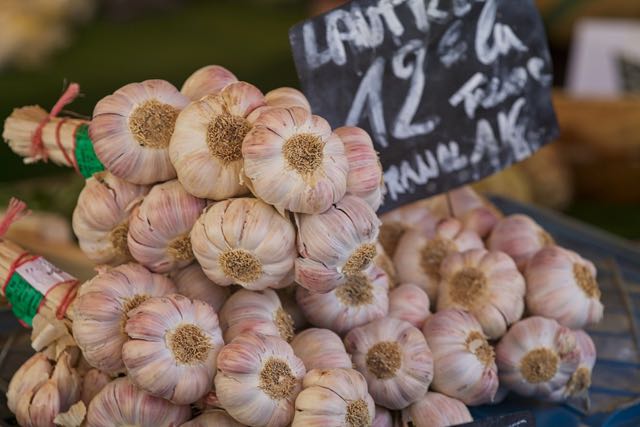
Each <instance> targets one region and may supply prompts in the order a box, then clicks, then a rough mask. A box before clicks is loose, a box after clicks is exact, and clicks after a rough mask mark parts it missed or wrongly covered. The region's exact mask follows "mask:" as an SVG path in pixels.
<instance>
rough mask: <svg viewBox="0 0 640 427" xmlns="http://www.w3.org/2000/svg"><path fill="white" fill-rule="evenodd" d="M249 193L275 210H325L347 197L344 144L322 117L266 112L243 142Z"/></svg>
mask: <svg viewBox="0 0 640 427" xmlns="http://www.w3.org/2000/svg"><path fill="white" fill-rule="evenodd" d="M242 157H243V158H244V173H245V175H246V176H247V178H248V179H249V181H250V186H251V188H252V191H253V193H254V194H255V195H256V196H257V197H259V198H261V199H262V200H264V201H265V202H267V203H269V204H271V205H274V206H275V207H276V209H278V210H279V211H283V210H289V211H292V212H301V213H306V214H315V213H320V212H324V211H326V210H327V209H329V207H330V206H331V205H332V204H333V203H336V202H338V201H339V200H340V199H342V197H343V196H344V194H345V191H346V185H347V173H348V171H349V166H348V163H347V158H346V156H345V151H344V144H343V142H342V140H341V139H340V137H339V136H338V135H336V134H335V133H333V132H332V131H331V127H330V126H329V123H327V121H326V120H324V119H323V118H322V117H319V116H314V115H312V114H311V113H310V112H309V111H308V110H306V109H304V108H301V107H289V108H277V107H274V108H270V109H268V110H267V111H264V112H263V113H261V114H260V115H259V117H258V118H257V119H256V121H255V123H254V126H253V128H252V129H251V131H249V133H248V134H247V136H246V138H245V139H244V141H243V143H242Z"/></svg>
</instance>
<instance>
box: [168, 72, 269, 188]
mask: <svg viewBox="0 0 640 427" xmlns="http://www.w3.org/2000/svg"><path fill="white" fill-rule="evenodd" d="M262 105H264V96H263V95H262V92H260V90H259V89H258V88H257V87H255V86H253V85H252V84H249V83H246V82H234V83H230V84H228V85H227V86H225V87H224V89H222V91H220V93H219V94H218V95H216V96H213V95H208V96H205V97H204V98H202V99H200V100H198V101H195V102H192V103H191V104H189V106H187V107H186V108H185V109H184V110H183V111H182V112H181V113H180V115H179V116H178V119H177V120H176V129H175V131H174V133H173V137H172V138H171V144H170V145H169V155H170V156H171V162H172V163H173V166H174V167H175V168H176V172H177V174H178V180H179V181H180V183H181V184H182V185H183V186H184V188H185V190H187V191H188V192H189V193H190V194H193V195H194V196H196V197H202V198H207V199H213V200H223V199H226V198H229V197H235V196H240V195H243V194H246V193H248V192H249V191H248V189H247V187H245V186H244V185H243V184H242V182H241V170H242V151H241V147H242V141H243V139H244V138H245V135H246V134H247V132H249V130H250V129H251V122H250V121H249V120H248V119H247V118H248V116H249V114H251V112H252V111H254V110H255V109H257V108H258V107H260V106H262Z"/></svg>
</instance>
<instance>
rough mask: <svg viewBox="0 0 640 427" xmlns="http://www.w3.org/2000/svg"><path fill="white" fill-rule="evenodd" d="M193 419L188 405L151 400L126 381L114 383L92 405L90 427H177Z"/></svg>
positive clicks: (89, 411) (98, 395) (89, 413)
mask: <svg viewBox="0 0 640 427" xmlns="http://www.w3.org/2000/svg"><path fill="white" fill-rule="evenodd" d="M189 418H191V408H190V407H189V406H188V405H176V404H174V403H171V402H169V401H168V400H164V399H161V398H159V397H154V396H151V395H150V394H148V393H147V392H145V391H143V390H141V389H139V388H138V387H136V386H135V385H134V384H133V383H132V382H131V381H130V380H129V378H128V377H124V378H117V379H115V380H113V381H111V382H110V383H109V384H107V385H106V386H105V387H104V388H103V389H102V391H100V393H98V394H97V395H96V397H95V398H94V399H93V400H92V401H91V403H90V404H89V408H88V410H87V426H86V427H105V426H139V427H176V426H179V425H182V423H184V422H185V421H187V420H188V419H189Z"/></svg>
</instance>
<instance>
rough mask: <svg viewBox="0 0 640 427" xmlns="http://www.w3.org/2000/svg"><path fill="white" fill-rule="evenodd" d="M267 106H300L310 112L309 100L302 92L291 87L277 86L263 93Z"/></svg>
mask: <svg viewBox="0 0 640 427" xmlns="http://www.w3.org/2000/svg"><path fill="white" fill-rule="evenodd" d="M264 100H265V103H266V104H267V105H268V106H269V107H300V108H304V109H305V110H307V111H309V112H311V105H310V104H309V100H308V99H307V97H306V96H304V94H303V93H302V92H300V91H299V90H298V89H294V88H292V87H279V88H277V89H273V90H272V91H269V92H267V93H266V94H265V95H264Z"/></svg>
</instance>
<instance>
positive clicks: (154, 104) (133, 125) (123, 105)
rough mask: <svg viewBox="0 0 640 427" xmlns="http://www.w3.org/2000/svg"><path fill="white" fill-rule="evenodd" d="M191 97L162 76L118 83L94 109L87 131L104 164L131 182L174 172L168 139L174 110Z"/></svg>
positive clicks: (149, 181)
mask: <svg viewBox="0 0 640 427" xmlns="http://www.w3.org/2000/svg"><path fill="white" fill-rule="evenodd" d="M188 103H189V99H188V98H187V97H186V96H184V95H182V94H181V93H180V92H178V89H176V88H175V87H173V85H171V83H169V82H166V81H164V80H146V81H144V82H142V83H131V84H128V85H126V86H124V87H121V88H120V89H118V90H117V91H115V92H114V93H113V95H109V96H106V97H104V98H102V99H101V100H100V101H99V102H98V103H97V104H96V107H95V109H94V110H93V119H92V120H91V124H90V125H89V135H90V136H91V141H93V148H94V150H95V152H96V155H97V156H98V158H99V159H100V161H101V162H102V164H103V165H104V166H105V168H106V169H107V170H108V171H110V172H111V173H113V174H114V175H116V176H117V177H119V178H122V179H125V180H127V181H129V182H132V183H134V184H153V183H154V182H160V181H166V180H168V179H172V178H175V177H176V171H175V169H174V168H173V166H172V165H171V161H170V160H169V152H168V149H167V148H168V147H169V141H170V140H171V135H172V134H173V129H174V126H175V124H176V118H177V117H178V113H179V112H180V110H182V109H183V108H184V107H186V106H187V104H188Z"/></svg>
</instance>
